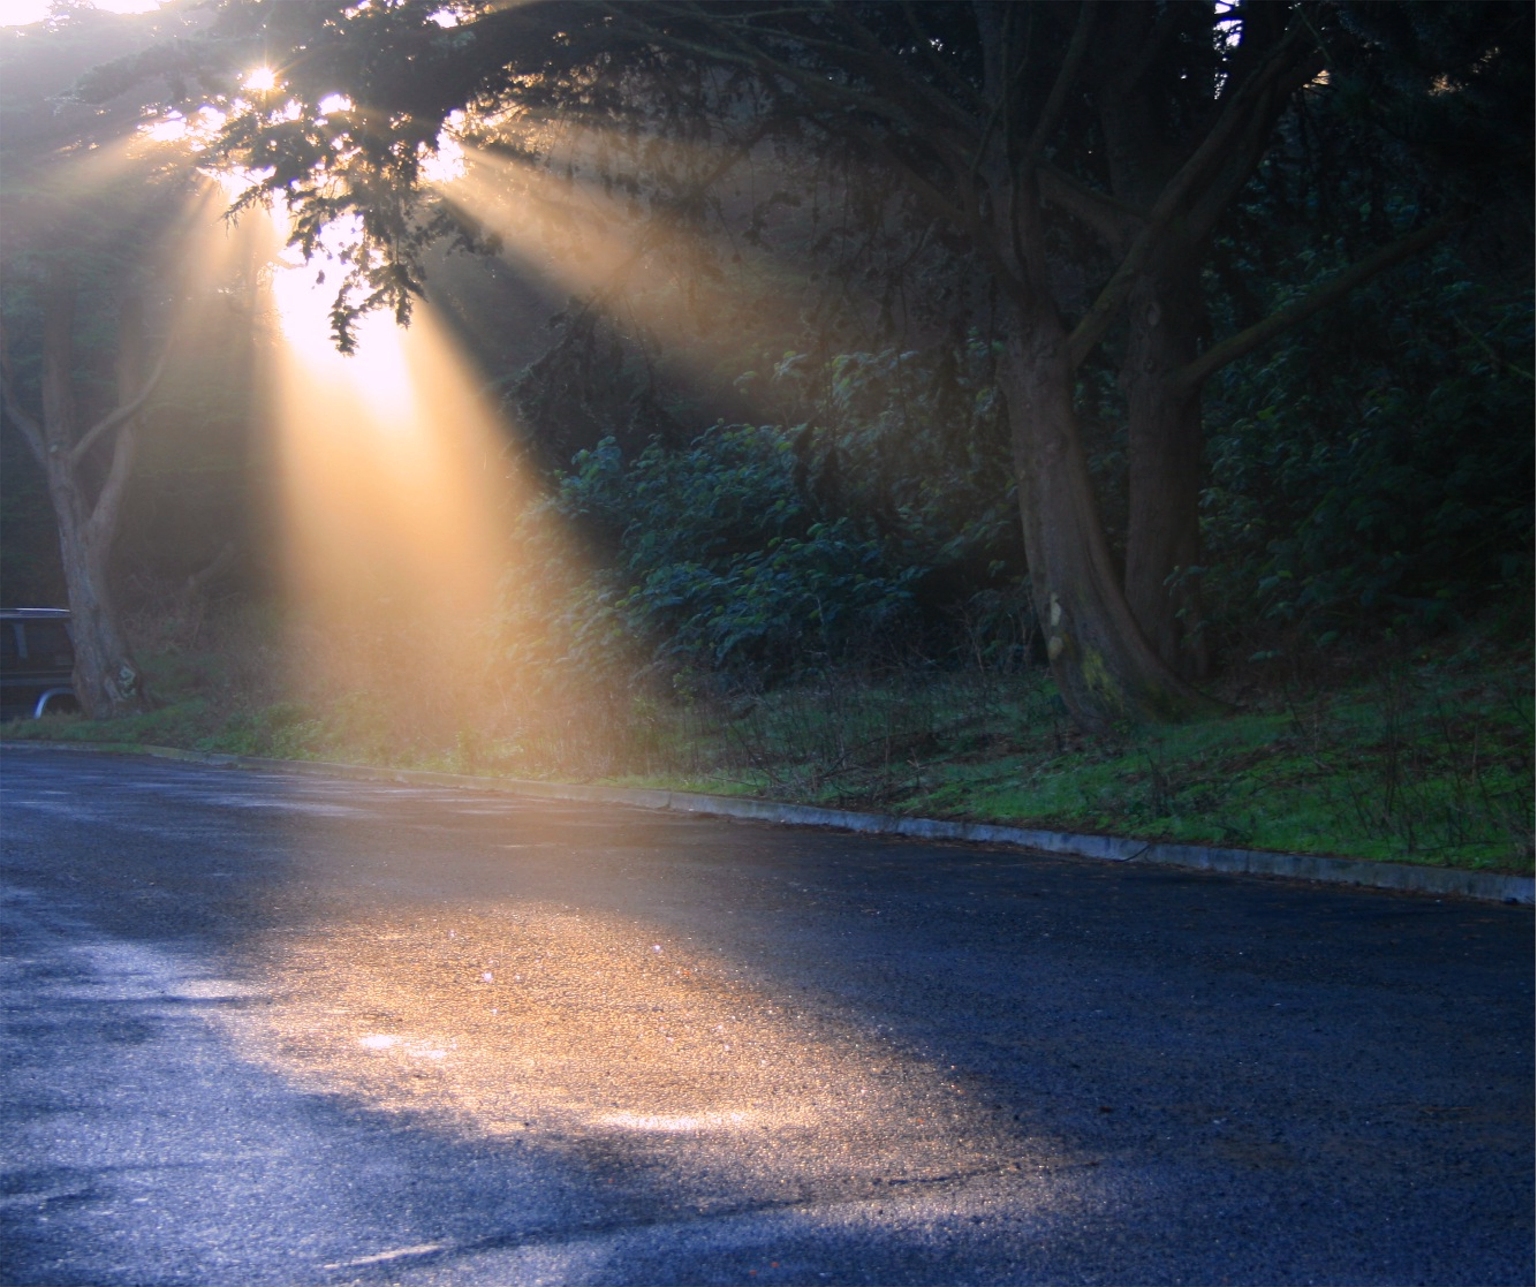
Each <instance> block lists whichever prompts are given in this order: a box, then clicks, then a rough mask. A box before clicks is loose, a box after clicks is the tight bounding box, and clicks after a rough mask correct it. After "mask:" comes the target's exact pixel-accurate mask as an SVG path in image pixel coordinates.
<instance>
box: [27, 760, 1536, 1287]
mask: <svg viewBox="0 0 1536 1287" xmlns="http://www.w3.org/2000/svg"><path fill="white" fill-rule="evenodd" d="M0 791H3V795H0V805H3V811H4V812H3V829H0V840H3V852H4V863H3V873H0V875H3V879H4V882H5V890H6V893H5V898H4V902H3V905H0V928H3V931H4V952H3V961H0V965H3V970H4V975H5V996H6V1001H7V1026H6V1029H5V1033H4V1038H3V1042H4V1044H3V1049H0V1057H3V1064H0V1077H3V1086H4V1115H3V1127H4V1137H3V1138H4V1148H3V1165H4V1177H5V1186H4V1189H3V1195H0V1281H4V1282H7V1283H16V1284H42V1283H113V1284H116V1283H269V1282H270V1283H331V1282H363V1283H371V1282H402V1283H418V1282H420V1283H438V1282H442V1283H522V1282H530V1283H541V1282H550V1283H588V1282H590V1283H671V1282H686V1283H715V1282H721V1283H772V1282H794V1283H816V1284H819V1283H844V1282H847V1283H865V1282H868V1283H901V1282H913V1283H918V1282H924V1283H969V1282H1049V1283H1056V1282H1090V1283H1092V1282H1106V1283H1124V1282H1147V1283H1153V1282H1158V1283H1160V1282H1211V1283H1218V1282H1261V1283H1281V1282H1285V1283H1289V1282H1299V1283H1300V1282H1319V1283H1344V1282H1348V1283H1356V1282H1362V1283H1363V1282H1381V1283H1409V1282H1445V1283H1453V1282H1465V1283H1502V1282H1521V1283H1525V1282H1529V1281H1531V1280H1532V1273H1533V1266H1532V1224H1533V1221H1532V1050H1531V1047H1532V1040H1531V1038H1532V976H1533V940H1532V916H1531V912H1530V910H1529V909H1521V908H1514V907H1502V906H1491V905H1486V904H1477V903H1470V902H1458V901H1454V900H1450V899H1447V900H1445V901H1443V902H1442V901H1436V900H1435V899H1432V898H1425V897H1414V896H1407V895H1396V894H1388V893H1382V892H1376V891H1348V890H1339V889H1320V888H1313V887H1308V886H1304V885H1300V884H1291V883H1286V882H1279V881H1263V880H1257V879H1241V878H1232V877H1222V876H1212V875H1205V874H1200V873H1194V872H1187V871H1175V870H1171V869H1159V868H1155V867H1138V866H1136V865H1134V864H1130V865H1125V864H1120V865H1116V864H1105V863H1095V862H1089V861H1076V860H1062V859H1053V858H1048V857H1043V856H1033V855H1028V854H1020V853H1016V852H1007V851H1003V850H990V849H986V848H977V847H966V846H961V845H938V844H929V843H918V842H906V841H889V840H880V839H872V838H862V837H856V836H850V835H843V834H836V833H829V832H816V831H809V830H797V829H788V828H775V827H770V826H765V825H759V824H751V823H733V822H729V821H724V820H719V819H701V818H689V817H678V816H674V815H666V814H657V813H651V812H646V811H642V810H627V809H621V808H607V807H603V808H595V807H591V806H572V805H553V804H538V803H533V802H530V801H527V800H519V799H510V798H507V797H501V796H495V795H490V794H478V793H474V792H466V791H454V790H449V789H423V788H412V787H401V786H392V785H385V784H378V783H357V782H348V781H340V780H329V779H324V778H316V777H310V776H300V775H296V774H284V773H257V772H251V771H247V770H239V769H220V768H213V767H206V766H199V765H184V764H175V763H167V762H164V761H151V760H147V759H129V758H114V757H105V756H94V755H84V754H78V753H64V752H54V751H47V750H38V749H33V748H16V747H6V748H5V749H4V750H3V752H0Z"/></svg>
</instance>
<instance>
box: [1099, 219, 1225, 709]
mask: <svg viewBox="0 0 1536 1287" xmlns="http://www.w3.org/2000/svg"><path fill="white" fill-rule="evenodd" d="M1199 271H1200V260H1199V256H1198V255H1195V254H1193V253H1186V252H1185V250H1184V248H1182V247H1180V248H1178V249H1173V250H1170V251H1168V252H1166V253H1164V254H1163V255H1161V256H1159V257H1158V259H1156V260H1154V262H1153V263H1152V264H1150V265H1149V266H1148V269H1147V271H1146V272H1145V273H1144V274H1143V275H1142V278H1141V281H1140V282H1139V283H1138V284H1137V285H1136V287H1135V288H1134V290H1133V291H1132V293H1131V296H1130V299H1129V300H1128V302H1127V315H1128V320H1129V322H1130V330H1129V336H1128V339H1127V343H1126V351H1125V358H1124V361H1123V363H1122V365H1121V369H1120V384H1121V388H1122V390H1123V391H1124V393H1125V397H1126V413H1127V430H1128V437H1129V444H1128V448H1129V449H1128V461H1127V481H1128V484H1129V492H1130V513H1129V516H1128V519H1127V524H1126V537H1125V597H1126V600H1127V602H1128V603H1129V604H1130V608H1131V613H1132V615H1133V616H1134V617H1135V618H1136V623H1137V625H1139V626H1140V627H1141V632H1142V634H1143V635H1145V636H1146V640H1147V642H1148V643H1149V644H1150V645H1151V646H1152V649H1153V651H1155V652H1156V653H1157V655H1158V657H1159V658H1160V659H1161V660H1162V662H1163V664H1164V665H1165V666H1167V667H1168V668H1169V669H1170V670H1172V671H1173V672H1174V673H1176V674H1178V675H1180V676H1181V677H1183V678H1185V679H1199V678H1202V677H1203V676H1205V675H1206V674H1207V673H1208V672H1209V670H1210V648H1209V642H1208V640H1207V639H1206V636H1205V631H1204V628H1203V618H1202V615H1201V609H1200V583H1199V577H1198V573H1191V572H1190V569H1192V568H1197V567H1199V565H1200V479H1201V468H1202V460H1201V451H1202V442H1203V428H1202V425H1201V417H1200V389H1199V386H1195V387H1192V388H1181V387H1180V386H1179V385H1178V384H1177V381H1176V376H1177V374H1178V372H1179V371H1180V370H1181V369H1182V368H1183V367H1184V366H1186V365H1187V364H1188V363H1190V362H1192V361H1194V359H1195V358H1196V357H1197V356H1199V341H1200V332H1201V328H1202V326H1203V323H1204V317H1205V305H1204V299H1203V297H1202V295H1201V291H1200V280H1199Z"/></svg>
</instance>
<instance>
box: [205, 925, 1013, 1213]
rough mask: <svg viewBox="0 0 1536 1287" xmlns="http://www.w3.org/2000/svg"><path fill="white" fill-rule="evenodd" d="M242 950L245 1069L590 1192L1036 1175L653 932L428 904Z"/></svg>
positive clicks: (237, 1018)
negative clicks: (275, 1075)
mask: <svg viewBox="0 0 1536 1287" xmlns="http://www.w3.org/2000/svg"><path fill="white" fill-rule="evenodd" d="M658 949H660V950H658ZM257 955H258V956H260V957H261V958H262V959H264V961H265V963H266V969H265V984H266V993H267V995H268V996H269V997H270V998H271V1000H270V1003H269V1004H267V1005H263V1006H260V1007H248V1008H243V1009H240V1010H237V1011H231V1012H227V1013H221V1014H220V1016H219V1017H220V1021H221V1022H223V1023H224V1024H225V1025H226V1026H227V1028H228V1029H229V1030H230V1031H231V1033H232V1034H233V1035H234V1037H235V1039H236V1040H237V1041H238V1042H239V1043H240V1045H241V1048H242V1049H243V1050H244V1051H246V1052H247V1054H248V1056H249V1057H251V1058H253V1059H255V1060H257V1061H259V1062H261V1063H262V1064H264V1065H265V1066H267V1067H269V1068H273V1069H275V1070H277V1071H279V1072H281V1073H282V1074H283V1075H284V1076H286V1077H288V1078H290V1079H292V1080H294V1081H295V1082H297V1083H299V1084H301V1085H303V1086H305V1087H306V1088H313V1089H316V1090H321V1091H323V1092H325V1093H331V1094H335V1093H341V1094H344V1095H348V1096H350V1097H353V1098H355V1099H357V1100H358V1101H360V1102H362V1103H365V1104H367V1105H368V1106H369V1107H371V1108H376V1109H383V1110H384V1111H387V1112H401V1113H407V1114H410V1115H411V1116H412V1117H413V1118H416V1119H418V1120H420V1119H421V1118H422V1116H423V1115H425V1116H429V1117H432V1118H434V1119H435V1120H437V1121H438V1123H439V1124H440V1125H441V1126H443V1127H445V1128H449V1129H455V1130H460V1131H465V1132H469V1133H471V1134H474V1135H477V1136H480V1137H482V1138H485V1137H490V1138H498V1137H499V1138H504V1139H507V1140H508V1141H510V1140H512V1139H517V1140H521V1141H531V1142H534V1143H539V1142H540V1141H548V1142H549V1144H550V1145H551V1146H554V1147H560V1148H566V1147H569V1146H572V1145H574V1146H576V1147H579V1148H580V1149H582V1150H584V1151H595V1154H596V1155H597V1156H598V1158H599V1159H601V1161H600V1165H601V1167H602V1168H603V1170H604V1173H605V1175H608V1176H612V1177H614V1178H605V1180H604V1184H605V1185H607V1184H610V1183H612V1184H616V1185H618V1186H620V1187H622V1186H623V1185H625V1184H630V1183H633V1184H649V1183H651V1181H650V1180H648V1179H646V1178H645V1168H647V1167H650V1166H653V1165H654V1164H656V1163H662V1164H664V1165H666V1167H667V1169H668V1174H669V1177H670V1180H669V1182H670V1184H671V1185H672V1186H674V1187H673V1192H675V1193H677V1194H679V1195H684V1194H686V1193H688V1192H697V1193H699V1194H703V1193H705V1192H712V1193H715V1194H718V1193H719V1192H720V1188H721V1186H722V1184H724V1185H725V1187H726V1188H727V1189H728V1190H730V1191H731V1192H733V1193H734V1194H735V1195H736V1198H737V1199H738V1200H749V1201H757V1200H771V1201H782V1200H783V1199H784V1197H785V1196H786V1194H788V1193H790V1192H795V1191H799V1190H800V1188H801V1187H802V1186H803V1185H804V1183H805V1182H806V1181H807V1180H810V1179H813V1178H814V1180H815V1181H816V1183H817V1184H818V1186H819V1185H821V1184H823V1183H832V1184H834V1185H837V1186H838V1187H839V1188H841V1189H843V1190H845V1191H846V1189H847V1186H849V1185H852V1186H853V1188H854V1191H856V1192H858V1191H866V1192H875V1191H876V1190H875V1189H874V1188H872V1187H869V1186H874V1185H884V1184H889V1183H923V1182H926V1181H940V1180H946V1181H947V1180H949V1179H953V1178H955V1177H959V1176H964V1175H977V1174H983V1173H993V1174H995V1173H999V1172H1016V1171H1020V1170H1028V1169H1032V1168H1033V1165H1034V1162H1035V1161H1036V1159H1035V1158H1034V1157H1033V1155H1032V1154H1033V1152H1034V1151H1036V1149H1035V1148H1032V1146H1031V1145H1030V1143H1029V1142H1028V1141H1025V1140H1023V1139H1021V1138H1019V1136H1018V1135H1017V1134H1015V1133H1014V1132H1015V1131H1016V1130H1017V1128H1016V1127H1004V1126H1002V1125H1001V1124H1000V1123H999V1122H998V1121H997V1120H995V1119H994V1118H992V1117H991V1116H990V1115H989V1113H988V1112H987V1111H985V1106H984V1105H981V1104H978V1103H977V1102H976V1101H977V1097H976V1095H975V1094H974V1091H972V1092H969V1093H968V1092H967V1089H966V1087H965V1086H963V1085H961V1084H960V1083H958V1082H957V1081H955V1080H954V1074H953V1073H947V1074H946V1073H945V1072H944V1071H942V1070H941V1069H940V1068H939V1067H936V1066H935V1065H933V1064H931V1063H929V1062H927V1061H926V1060H924V1059H921V1058H919V1057H918V1056H916V1055H914V1054H913V1053H912V1052H910V1051H904V1050H901V1049H899V1048H897V1047H896V1045H895V1044H894V1043H893V1042H891V1041H889V1040H888V1039H886V1038H885V1037H883V1036H882V1035H881V1034H880V1033H878V1032H874V1031H870V1030H868V1029H865V1028H862V1027H860V1026H858V1025H855V1024H851V1023H847V1022H844V1021H842V1020H839V1019H837V1018H836V1017H835V1016H834V1015H831V1014H829V1013H828V1012H827V1010H826V1009H825V1008H824V1007H822V1006H818V1005H808V1004H806V1001H805V999H804V998H803V996H802V995H800V994H798V993H796V994H791V993H789V992H788V991H787V990H786V991H785V992H777V991H771V990H767V989H765V988H764V987H763V986H760V985H755V984H753V983H751V982H749V981H748V980H747V979H746V977H745V976H744V974H743V972H742V971H741V969H740V967H739V966H737V965H735V963H734V962H732V961H730V960H728V959H724V958H719V957H715V956H712V955H710V954H708V953H705V952H703V951H700V950H699V949H697V948H696V947H695V946H694V945H693V944H692V943H691V942H689V941H687V940H681V941H680V940H678V939H677V938H675V937H673V936H671V935H669V934H668V933H667V932H665V931H662V932H658V927H657V926H655V925H654V924H646V923H643V922H637V921H632V920H628V919H626V918H623V917H620V916H617V915H601V914H597V913H594V912H592V911H590V910H584V911H583V912H582V914H580V915H578V914H576V912H575V911H574V909H570V908H564V907H560V906H558V905H549V904H535V903H531V902H517V903H503V904H499V905H495V906H492V907H489V908H487V907H485V906H481V907H479V908H476V909H474V910H470V909H467V908H466V909H464V910H463V911H462V912H459V913H456V914H449V913H447V912H445V911H444V910H443V909H442V908H440V907H434V908H431V909H422V911H421V914H419V915H413V914H411V913H410V912H408V911H399V910H397V911H392V912H389V913H383V914H380V915H378V916H377V917H374V918H371V919H367V920H361V919H360V920H357V921H353V922H350V923H343V924H334V923H332V924H327V925H326V926H325V928H324V931H323V932H319V931H317V932H316V933H314V934H313V935H293V934H291V933H289V934H283V935H280V936H274V937H273V938H272V939H271V940H269V941H268V942H267V943H266V944H265V945H264V946H263V947H260V948H258V950H257ZM1036 1147H1038V1146H1036ZM637 1151H638V1153H637ZM639 1154H643V1155H645V1156H647V1157H650V1158H651V1161H649V1162H645V1163H643V1164H640V1165H636V1166H630V1165H628V1164H625V1165H619V1164H617V1163H615V1162H613V1161H612V1159H613V1158H617V1157H631V1158H633V1157H635V1156H638V1155H639ZM610 1191H611V1192H617V1191H618V1190H617V1189H615V1190H610ZM880 1191H882V1192H883V1190H880ZM680 1200H684V1199H682V1198H680Z"/></svg>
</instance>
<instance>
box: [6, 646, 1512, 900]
mask: <svg viewBox="0 0 1536 1287" xmlns="http://www.w3.org/2000/svg"><path fill="white" fill-rule="evenodd" d="M151 678H152V680H153V682H154V691H156V692H157V693H159V694H160V695H161V696H162V698H163V699H164V700H165V703H166V704H165V705H164V706H163V707H162V708H161V709H158V710H156V711H153V712H151V713H149V714H146V715H142V716H138V717H135V718H133V719H126V720H118V721H112V722H109V723H105V724H90V723H88V722H86V721H83V720H78V719H68V718H58V719H51V720H46V721H41V722H39V723H37V724H11V725H8V726H7V727H6V732H5V735H6V736H7V737H20V738H38V737H41V738H57V739H65V740H91V741H107V742H122V743H137V744H160V745H168V746H179V747H185V748H190V749H200V750H210V751H226V752H233V753H237V754H252V755H271V756H280V757H291V758H314V759H334V760H351V761H355V762H374V763H390V764H395V765H410V766H415V767H423V768H439V769H448V770H452V771H458V772H480V773H499V774H504V775H507V776H525V777H534V776H538V777H562V778H567V779H579V780H608V781H621V782H625V783H627V784H632V785H660V786H671V787H675V788H687V789H693V790H702V791H713V792H718V793H724V794H742V793H750V794H757V795H763V796H768V797H772V798H777V799H781V800H796V801H807V802H816V803H823V804H833V805H845V806H852V807H870V808H878V809H883V810H887V811H892V812H902V813H912V814H919V815H925V816H930V817H950V818H970V819H977V820H984V821H998V822H1013V823H1028V824H1038V825H1046V826H1052V827H1060V828H1063V829H1067V830H1090V831H1105V832H1114V833H1117V834H1123V835H1132V836H1138V837H1143V838H1148V839H1152V838H1156V839H1171V840H1180V841H1191V842H1207V843H1215V844H1221V845H1230V846H1239V847H1253V848H1260V849H1276V850H1285V851H1292V852H1303V853H1322V854H1340V855H1347V856H1351V857H1362V858H1372V859H1383V860H1388V859H1389V860H1395V861H1408V862H1423V863H1434V864H1440V865H1447V866H1458V867H1487V868H1495V869H1501V870H1507V871H1530V870H1531V868H1532V791H1531V745H1532V713H1531V712H1532V701H1531V698H1532V676H1531V668H1530V665H1529V662H1528V661H1527V660H1526V659H1525V658H1524V656H1523V654H1522V655H1520V656H1511V655H1509V654H1507V653H1506V654H1502V655H1489V654H1488V653H1486V652H1484V653H1479V652H1478V651H1477V649H1475V648H1471V649H1466V650H1464V651H1463V652H1461V653H1460V654H1446V653H1444V652H1442V653H1441V654H1440V655H1438V656H1421V657H1419V658H1416V659H1404V658H1398V659H1397V660H1395V661H1391V662H1388V663H1384V664H1382V665H1380V666H1378V667H1377V668H1376V670H1375V673H1374V674H1373V675H1372V677H1370V678H1367V679H1364V680H1357V681H1355V682H1353V683H1348V682H1344V683H1340V682H1333V683H1330V684H1327V685H1323V684H1318V683H1316V682H1314V683H1311V684H1306V683H1302V682H1299V681H1297V680H1296V679H1295V678H1294V677H1292V678H1290V679H1289V680H1288V681H1284V682H1282V681H1280V680H1278V679H1275V678H1270V679H1269V680H1268V681H1267V682H1265V683H1262V684H1256V685H1254V686H1253V687H1252V688H1251V690H1250V692H1249V693H1247V694H1246V697H1245V700H1244V701H1243V702H1242V703H1241V710H1240V711H1239V713H1237V714H1234V715H1231V716H1229V717H1227V718H1224V719H1218V720H1211V721H1206V722H1202V723H1198V724H1190V725H1185V726H1181V727H1171V728H1170V727H1161V728H1155V729H1134V728H1126V729H1123V730H1120V731H1119V732H1118V733H1116V734H1114V735H1111V736H1109V737H1100V738H1088V737H1085V736H1083V735H1082V734H1080V733H1078V732H1077V731H1076V730H1074V729H1073V728H1072V727H1071V726H1070V725H1069V724H1068V722H1067V721H1066V719H1065V717H1064V715H1063V714H1062V712H1061V709H1060V705H1059V702H1058V701H1056V699H1055V697H1054V694H1053V691H1052V689H1051V687H1050V684H1049V681H1048V680H1046V679H1045V678H1044V677H1043V676H1042V675H1039V674H1038V673H1032V674H1026V675H1022V676H1014V677H998V676H980V675H962V676H955V675H931V674H930V675H914V674H907V675H902V676H898V677H895V678H890V677H887V678H884V679H878V680H875V679H867V678H858V677H850V676H840V677H836V678H834V679H831V680H828V681H825V682H823V683H820V684H815V685H807V686H804V687H800V688H797V689H791V690H780V691H776V692H774V693H771V694H768V695H766V696H763V697H761V698H758V699H756V700H753V701H737V702H735V703H734V705H733V706H732V708H730V709H729V710H726V709H711V710H709V711H703V710H700V709H698V708H694V709H692V710H678V709H673V708H671V707H667V706H662V705H658V704H657V703H655V702H653V701H648V700H638V699H637V700H636V701H635V703H634V706H633V709H632V710H629V711H625V712H617V713H615V712H604V719H603V721H602V722H603V724H604V725H605V726H606V727H608V728H610V729H613V728H619V729H621V730H622V736H621V737H620V738H619V739H617V740H615V739H613V738H611V737H610V738H609V739H608V740H607V742H606V744H605V745H604V746H603V747H602V748H601V752H600V753H598V752H597V751H595V750H589V751H587V752H584V751H583V749H582V747H581V746H579V745H575V744H572V743H570V742H565V743H562V744H561V745H560V746H559V747H558V748H551V747H550V746H548V745H540V744H538V742H537V740H536V739H530V738H527V737H523V738H519V736H518V735H517V733H516V731H515V730H512V731H511V732H509V731H508V729H507V728H506V727H503V728H502V729H501V730H500V733H499V734H489V733H485V732H480V733H474V734H471V733H461V734H459V736H458V737H457V738H456V739H455V740H454V741H453V742H452V743H451V744H446V745H445V744H438V745H429V744H425V743H423V742H420V741H409V740H405V739H403V738H402V737H401V736H400V734H399V733H398V731H391V730H390V728H387V727H386V726H385V724H384V723H383V722H382V721H381V720H380V719H378V718H375V717H374V716H373V714H372V712H373V711H374V710H375V709H376V706H377V704H376V703H371V702H370V701H369V700H368V699H367V698H366V697H363V696H358V695H353V696H352V697H351V698H349V699H346V700H342V701H336V702H332V703H329V704H327V705H325V706H323V707H318V706H311V707H306V706H301V705H298V704H295V703H292V702H273V701H270V700H269V701H267V702H265V703H262V702H259V701H252V700H249V699H248V698H246V699H244V700H242V695H241V693H240V691H238V689H239V685H238V684H235V685H232V684H231V683H229V682H227V678H226V677H224V676H222V675H221V659H220V657H219V656H218V655H216V654H201V655H197V654H188V653H185V652H167V653H163V654H161V655H159V656H157V657H154V658H153V659H152V662H151ZM1250 678H1254V677H1251V676H1250ZM1258 678H1259V679H1262V678H1263V677H1262V676H1259V677H1258ZM393 727H394V728H395V729H398V721H397V722H396V723H395V725H394V726H393Z"/></svg>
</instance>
